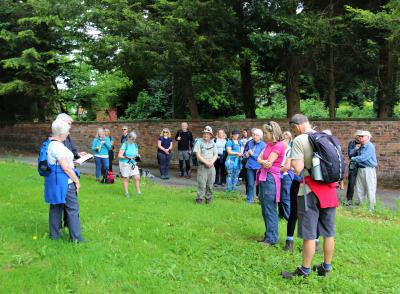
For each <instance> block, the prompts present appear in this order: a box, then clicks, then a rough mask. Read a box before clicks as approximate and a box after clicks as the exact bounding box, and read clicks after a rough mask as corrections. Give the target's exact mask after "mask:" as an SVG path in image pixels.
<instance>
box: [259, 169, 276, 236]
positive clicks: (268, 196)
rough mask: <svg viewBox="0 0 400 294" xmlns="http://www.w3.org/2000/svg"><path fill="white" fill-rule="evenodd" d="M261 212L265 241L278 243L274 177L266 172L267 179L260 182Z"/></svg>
mask: <svg viewBox="0 0 400 294" xmlns="http://www.w3.org/2000/svg"><path fill="white" fill-rule="evenodd" d="M258 197H259V199H260V204H261V214H262V217H263V219H264V224H265V241H266V242H268V243H270V244H276V243H278V221H279V220H278V213H277V210H276V199H275V197H276V190H275V179H274V177H273V176H272V175H271V174H270V173H268V175H267V180H266V181H265V182H260V194H259V196H258Z"/></svg>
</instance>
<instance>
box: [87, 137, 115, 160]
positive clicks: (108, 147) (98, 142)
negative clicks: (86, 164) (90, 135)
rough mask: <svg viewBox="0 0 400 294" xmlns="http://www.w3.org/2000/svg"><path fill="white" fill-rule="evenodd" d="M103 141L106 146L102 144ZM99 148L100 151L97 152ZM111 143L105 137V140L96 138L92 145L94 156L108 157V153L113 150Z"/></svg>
mask: <svg viewBox="0 0 400 294" xmlns="http://www.w3.org/2000/svg"><path fill="white" fill-rule="evenodd" d="M101 141H104V144H102V143H101ZM97 147H100V150H97ZM111 148H112V146H111V141H110V138H109V137H104V139H103V140H101V139H100V138H98V137H96V138H94V140H93V143H92V150H93V151H94V155H95V156H96V155H107V156H108V151H109V150H111Z"/></svg>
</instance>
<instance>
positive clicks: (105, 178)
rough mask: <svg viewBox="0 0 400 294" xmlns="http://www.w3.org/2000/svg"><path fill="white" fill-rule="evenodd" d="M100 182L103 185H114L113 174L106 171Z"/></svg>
mask: <svg viewBox="0 0 400 294" xmlns="http://www.w3.org/2000/svg"><path fill="white" fill-rule="evenodd" d="M101 182H102V183H103V184H114V174H113V173H112V171H110V170H106V172H105V173H104V176H103V179H102V180H101Z"/></svg>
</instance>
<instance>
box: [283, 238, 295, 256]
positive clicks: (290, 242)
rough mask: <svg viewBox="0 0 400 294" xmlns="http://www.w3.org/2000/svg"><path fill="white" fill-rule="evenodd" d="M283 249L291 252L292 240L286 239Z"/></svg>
mask: <svg viewBox="0 0 400 294" xmlns="http://www.w3.org/2000/svg"><path fill="white" fill-rule="evenodd" d="M283 251H289V252H291V253H293V240H286V242H285V247H283Z"/></svg>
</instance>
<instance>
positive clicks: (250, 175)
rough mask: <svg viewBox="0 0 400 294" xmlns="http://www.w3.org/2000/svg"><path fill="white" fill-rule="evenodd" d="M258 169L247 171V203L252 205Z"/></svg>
mask: <svg viewBox="0 0 400 294" xmlns="http://www.w3.org/2000/svg"><path fill="white" fill-rule="evenodd" d="M256 173H257V170H256V169H250V168H248V169H247V202H249V203H252V202H253V199H254V185H255V181H256Z"/></svg>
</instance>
